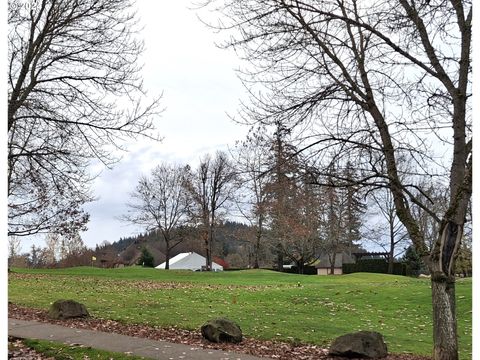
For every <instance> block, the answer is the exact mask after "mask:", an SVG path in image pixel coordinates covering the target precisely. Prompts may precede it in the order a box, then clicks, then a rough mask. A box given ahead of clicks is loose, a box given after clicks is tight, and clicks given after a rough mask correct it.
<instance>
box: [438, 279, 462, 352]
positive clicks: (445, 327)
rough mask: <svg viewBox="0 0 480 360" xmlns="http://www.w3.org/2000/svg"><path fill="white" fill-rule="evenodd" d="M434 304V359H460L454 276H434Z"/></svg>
mask: <svg viewBox="0 0 480 360" xmlns="http://www.w3.org/2000/svg"><path fill="white" fill-rule="evenodd" d="M432 305H433V324H434V326H433V344H434V347H433V351H434V359H435V360H458V351H457V349H458V342H457V320H456V314H455V277H454V276H451V277H445V276H442V275H433V276H432Z"/></svg>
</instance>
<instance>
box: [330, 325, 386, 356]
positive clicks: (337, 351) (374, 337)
mask: <svg viewBox="0 0 480 360" xmlns="http://www.w3.org/2000/svg"><path fill="white" fill-rule="evenodd" d="M329 354H330V355H333V356H343V357H348V358H367V359H379V358H383V357H385V356H387V345H386V344H385V342H384V341H383V336H382V334H380V333H378V332H375V331H359V332H356V333H350V334H346V335H343V336H340V337H338V338H336V339H335V340H334V341H333V343H332V345H331V346H330V351H329Z"/></svg>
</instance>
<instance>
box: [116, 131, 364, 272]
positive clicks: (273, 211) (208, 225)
mask: <svg viewBox="0 0 480 360" xmlns="http://www.w3.org/2000/svg"><path fill="white" fill-rule="evenodd" d="M340 173H341V174H342V176H343V177H344V178H345V179H346V181H350V182H352V183H353V182H354V181H353V178H354V177H355V171H354V169H353V168H352V167H351V165H350V164H349V163H346V164H345V167H344V168H341V169H340V168H337V167H336V166H334V165H333V164H332V166H331V169H330V172H329V175H328V176H326V178H325V183H328V182H329V184H328V186H327V185H322V184H318V183H317V182H318V176H317V175H316V174H315V172H314V170H313V169H312V168H311V167H309V161H308V159H306V158H303V157H302V156H300V154H299V153H298V151H297V150H296V148H295V146H294V145H292V143H291V141H290V140H289V136H288V133H287V132H286V131H284V129H282V128H281V127H278V128H277V129H275V131H274V133H273V134H272V136H268V134H267V133H264V134H263V135H261V133H259V132H256V134H255V135H252V136H250V137H249V138H248V139H247V140H246V141H244V142H243V143H239V144H238V145H237V147H236V148H235V149H234V150H232V155H231V156H228V155H227V154H226V153H225V152H217V153H216V155H215V156H214V157H212V156H210V155H207V156H204V157H203V158H202V159H201V160H200V163H199V165H198V166H197V168H195V169H192V168H191V167H190V166H187V165H186V166H180V165H169V164H161V165H159V166H157V167H156V168H154V169H153V170H152V172H151V174H150V176H142V177H141V178H140V180H139V182H138V184H137V186H136V188H135V190H134V191H133V192H132V193H131V201H130V202H129V203H128V207H129V211H128V213H127V214H125V215H123V216H122V220H124V221H127V222H130V223H134V224H137V225H141V226H144V228H145V229H146V230H147V231H152V230H158V232H159V233H160V234H161V237H162V240H164V242H165V249H166V251H165V255H166V257H167V264H166V268H167V269H168V265H169V264H168V259H169V258H170V257H171V256H170V254H171V251H172V250H173V249H174V248H175V247H176V246H178V245H179V244H180V242H181V241H183V239H184V237H185V234H182V229H185V231H187V230H191V229H192V228H195V229H196V230H197V231H198V239H199V241H201V242H202V244H203V252H204V254H206V259H207V260H206V265H205V266H206V268H207V269H209V268H211V262H212V249H213V246H214V242H215V238H216V237H215V231H216V227H217V226H218V224H219V222H220V221H222V220H224V219H225V218H226V216H227V215H229V216H235V217H237V218H238V217H241V218H242V219H243V221H245V220H246V221H247V222H248V223H249V225H250V226H249V227H248V228H247V229H248V231H245V233H244V234H242V235H243V239H244V240H245V241H247V242H248V243H250V244H251V245H252V248H253V249H252V254H253V264H252V265H253V267H255V268H258V267H259V256H260V254H261V247H267V248H268V249H267V251H268V252H273V253H275V254H276V258H277V261H276V267H277V268H278V269H280V270H281V269H283V264H284V262H288V263H292V262H293V263H295V265H296V266H297V268H298V269H299V271H300V272H303V267H304V265H308V264H311V263H313V262H314V261H316V260H317V259H318V257H319V255H320V254H321V253H322V252H323V253H328V254H329V255H330V258H331V264H332V266H333V264H334V263H335V255H336V254H337V253H338V252H339V251H344V250H350V251H352V250H353V249H354V248H355V246H356V245H358V241H359V240H360V239H361V234H360V228H361V226H362V219H361V218H362V215H363V213H364V211H365V204H364V203H363V200H362V197H361V192H360V191H358V188H357V187H356V186H353V185H352V186H343V185H342V184H339V182H338V181H336V180H335V179H334V178H333V174H337V175H338V174H340Z"/></svg>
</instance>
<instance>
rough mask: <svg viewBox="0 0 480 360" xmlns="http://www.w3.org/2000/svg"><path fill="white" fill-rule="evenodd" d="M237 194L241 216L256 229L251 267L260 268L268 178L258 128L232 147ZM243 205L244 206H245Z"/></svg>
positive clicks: (266, 164)
mask: <svg viewBox="0 0 480 360" xmlns="http://www.w3.org/2000/svg"><path fill="white" fill-rule="evenodd" d="M234 157H235V164H236V171H237V173H238V178H239V182H240V183H241V185H240V186H239V188H238V189H239V192H240V194H239V196H237V205H238V209H239V211H240V213H241V214H242V216H243V217H244V218H245V219H246V220H247V221H248V222H249V224H250V226H251V227H253V229H254V231H255V236H254V239H253V258H254V260H253V268H255V269H258V268H259V256H260V246H261V245H262V243H263V241H264V239H265V231H266V217H267V208H268V193H267V183H268V181H269V178H268V176H267V173H268V170H269V168H268V163H267V158H268V155H267V151H266V146H265V140H264V139H263V137H262V136H261V135H260V133H259V132H258V131H253V132H251V133H250V134H249V136H248V137H247V139H246V141H245V142H243V143H241V144H239V145H238V146H237V148H236V149H235V155H234ZM245 207H246V208H245Z"/></svg>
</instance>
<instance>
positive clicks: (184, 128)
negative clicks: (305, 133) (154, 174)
mask: <svg viewBox="0 0 480 360" xmlns="http://www.w3.org/2000/svg"><path fill="white" fill-rule="evenodd" d="M137 7H138V16H139V19H140V22H141V24H142V25H143V26H144V28H143V31H142V33H141V36H142V38H143V39H144V41H145V47H146V49H145V53H144V56H143V63H144V68H143V71H142V74H143V78H144V84H145V88H146V89H147V90H148V92H149V95H152V96H155V95H158V94H161V93H163V98H162V100H161V107H162V108H165V110H164V112H163V113H162V115H161V116H160V117H159V118H158V119H157V125H156V126H157V129H158V133H159V135H160V136H161V137H162V138H163V140H162V142H160V143H159V142H155V141H148V140H146V139H139V141H137V142H135V143H131V144H128V145H127V146H128V148H129V152H128V153H123V154H122V160H121V161H120V162H119V163H117V164H116V166H115V167H114V168H113V169H112V170H108V169H104V168H103V171H102V173H101V175H100V176H99V177H98V178H97V179H96V180H95V182H94V185H93V191H94V196H95V197H97V198H98V200H97V201H95V202H93V203H90V204H88V205H87V206H85V210H86V211H87V212H89V213H90V222H89V224H88V228H89V229H88V231H86V232H83V233H82V234H81V235H82V239H83V241H84V242H85V244H86V245H87V246H88V247H94V246H95V244H100V243H102V242H103V241H108V242H114V241H117V240H119V239H120V238H121V237H126V236H130V235H136V234H138V233H139V232H142V231H144V229H142V228H139V227H136V226H133V225H128V224H126V223H123V222H120V221H119V220H117V217H118V216H120V215H122V214H124V213H125V212H126V211H127V207H126V205H125V204H126V202H127V201H128V199H129V193H130V192H131V191H133V190H134V188H135V186H136V184H137V182H138V179H139V177H140V176H141V175H142V174H145V175H148V174H149V173H150V171H151V169H153V168H154V167H155V166H156V165H158V164H160V163H161V162H167V163H181V164H191V165H192V166H195V164H196V163H198V160H199V159H200V157H201V156H202V155H204V154H206V153H212V154H213V153H214V152H215V151H216V150H217V149H224V150H226V149H228V146H233V144H234V143H235V140H241V139H242V138H243V137H244V136H245V134H246V132H247V130H248V129H247V128H246V127H244V126H241V125H238V124H236V123H234V122H233V121H232V120H231V119H230V118H229V117H228V116H227V114H231V115H234V113H235V111H236V110H237V109H238V108H239V101H240V98H241V97H242V95H243V92H244V91H243V86H242V84H241V82H240V81H239V79H238V78H237V76H236V73H235V69H237V68H238V67H239V64H240V63H239V60H238V58H237V57H236V56H235V54H234V53H233V52H232V51H230V50H225V49H220V48H218V47H217V46H216V45H215V41H219V40H221V39H220V38H219V35H217V34H215V33H214V31H212V29H210V28H208V27H207V26H206V25H204V24H203V23H202V22H201V21H199V20H198V18H197V15H198V14H199V13H198V11H196V10H195V9H192V4H191V3H190V1H168V2H161V6H160V2H153V1H138V2H137ZM189 7H190V8H189ZM201 14H202V16H204V17H205V16H208V14H206V13H205V12H204V11H202V12H201ZM101 168H102V167H101V166H99V165H94V166H92V171H94V172H97V171H99V170H101Z"/></svg>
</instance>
